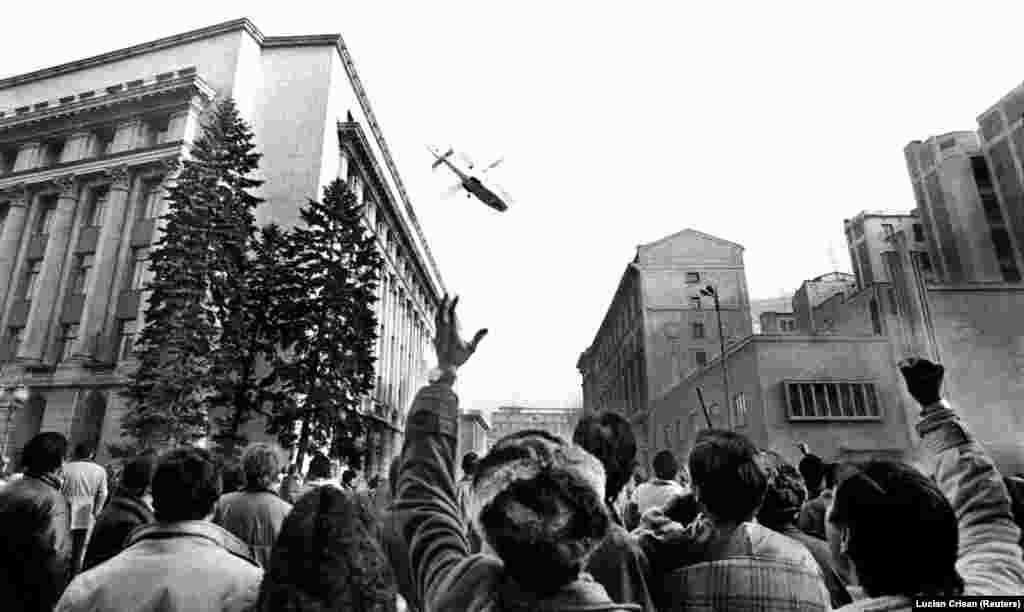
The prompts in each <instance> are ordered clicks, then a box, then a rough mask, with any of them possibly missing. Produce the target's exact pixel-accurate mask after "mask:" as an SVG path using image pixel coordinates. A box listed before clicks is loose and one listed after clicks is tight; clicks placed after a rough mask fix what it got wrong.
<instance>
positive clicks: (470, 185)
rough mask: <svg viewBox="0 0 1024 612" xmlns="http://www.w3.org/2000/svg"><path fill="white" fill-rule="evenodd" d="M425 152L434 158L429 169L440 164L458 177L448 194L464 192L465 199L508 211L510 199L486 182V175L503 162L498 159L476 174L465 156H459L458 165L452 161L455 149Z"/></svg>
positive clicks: (501, 210) (429, 148)
mask: <svg viewBox="0 0 1024 612" xmlns="http://www.w3.org/2000/svg"><path fill="white" fill-rule="evenodd" d="M427 150H428V151H430V153H431V155H433V156H434V157H435V161H434V163H433V164H431V166H430V167H431V168H433V169H435V170H436V169H437V168H438V167H440V166H441V165H442V164H443V165H445V166H448V169H449V170H451V171H452V172H454V173H455V176H457V177H458V179H459V182H458V184H456V185H454V186H453V187H452V188H451V189H449V190H448V192H449V193H456V192H458V191H461V190H463V189H464V190H465V191H466V197H467V198H470V197H473V196H476V199H478V200H480V201H481V202H483V203H484V204H486V205H487V206H490V207H491V208H493V209H494V210H496V211H498V212H505V211H506V210H508V203H509V202H511V198H510V197H509V195H508V194H507V193H505V191H504V190H503V189H501V188H500V187H498V186H497V185H495V184H493V183H492V182H490V181H488V180H487V178H488V177H487V176H486V175H487V173H488V172H489V171H491V170H493V169H494V168H496V167H498V166H499V165H500V164H501V163H502V162H503V161H505V160H504V158H499V159H497V160H496V161H493V162H491V163H490V164H488V165H487V166H486V167H485V168H484V169H483V170H481V171H479V172H477V171H476V170H475V165H474V164H473V161H472V160H470V159H469V158H468V157H466V156H465V155H461V154H460V155H459V156H458V157H459V161H461V162H462V163H461V164H459V163H457V162H456V161H455V160H453V159H452V157H453V156H455V149H453V148H451V147H449V148H448V151H447V152H445V153H443V154H442V153H441V151H440V149H438V148H436V147H432V146H429V145H428V146H427Z"/></svg>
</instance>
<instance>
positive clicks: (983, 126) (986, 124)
mask: <svg viewBox="0 0 1024 612" xmlns="http://www.w3.org/2000/svg"><path fill="white" fill-rule="evenodd" d="M1022 118H1024V84H1021V85H1018V86H1017V87H1015V88H1014V89H1013V90H1012V91H1010V92H1009V93H1007V94H1006V95H1005V96H1003V98H1002V99H1001V100H999V101H998V102H996V103H995V104H994V105H993V106H992V107H991V108H989V109H988V110H986V111H985V112H984V113H982V114H981V115H980V116H979V117H978V125H979V128H980V129H979V130H978V132H979V134H980V136H981V146H982V150H983V151H984V153H985V160H986V161H987V162H988V168H989V169H990V170H991V175H992V181H991V182H992V183H994V184H995V187H996V189H995V195H996V203H995V204H993V203H992V202H991V197H989V198H988V200H989V201H987V202H984V204H985V206H984V208H985V216H986V217H987V218H988V219H989V220H990V221H989V222H990V225H991V226H992V231H991V236H992V239H993V242H995V246H996V248H997V258H998V259H999V262H1000V266H1001V268H1005V271H1004V273H1003V278H1002V280H1005V281H1007V282H1016V281H1019V280H1020V278H1021V277H1020V270H1022V269H1024V151H1022V150H1021V142H1022V140H1024V132H1022V130H1024V122H1022ZM996 204H997V205H996ZM1000 222H1002V225H1000ZM1011 262H1012V263H1013V265H1012V266H1011V265H1010V264H1011ZM1014 269H1015V270H1017V274H1016V275H1014V274H1013V273H1012V270H1014Z"/></svg>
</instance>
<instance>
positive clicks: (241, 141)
mask: <svg viewBox="0 0 1024 612" xmlns="http://www.w3.org/2000/svg"><path fill="white" fill-rule="evenodd" d="M259 160H260V154H259V153H256V152H255V145H254V144H253V135H252V131H251V129H250V128H249V126H248V125H247V124H246V123H245V122H244V121H243V120H242V118H241V117H240V116H239V114H238V110H237V107H236V106H235V104H234V101H233V100H231V99H230V98H229V99H227V100H224V101H223V102H221V103H220V104H218V105H217V107H216V108H215V110H214V112H213V113H211V114H210V115H209V116H208V120H207V121H205V122H204V125H203V134H202V136H201V137H200V138H199V139H198V140H197V141H196V142H195V143H194V144H193V145H192V148H191V155H190V158H189V159H187V160H185V161H184V163H183V167H182V169H181V172H180V174H179V175H178V177H177V179H176V180H175V181H174V184H173V185H172V186H171V187H170V188H169V189H168V194H167V202H168V212H167V214H166V215H165V216H164V218H163V221H164V223H165V230H164V232H163V235H162V236H161V238H160V240H159V241H158V242H157V243H156V245H154V248H153V250H152V252H151V253H150V257H149V265H150V270H151V273H152V276H153V280H152V281H151V282H150V283H149V285H148V286H147V289H149V290H151V291H152V294H151V296H150V298H149V302H148V304H147V310H146V318H145V321H146V326H145V327H144V328H143V330H142V333H141V337H140V342H139V345H140V346H139V347H138V353H139V358H140V366H139V368H138V370H137V371H136V372H134V373H133V374H132V376H131V380H130V382H129V385H128V388H127V390H126V391H125V395H126V397H127V398H128V400H129V403H130V409H129V413H128V414H127V415H125V417H124V419H123V420H122V429H123V431H124V433H125V434H127V435H129V436H132V437H133V438H135V439H136V441H137V442H138V444H139V445H141V446H143V447H153V446H161V445H166V444H176V443H186V442H193V441H195V440H197V439H199V438H202V437H204V436H206V435H208V433H209V418H208V414H209V412H208V411H209V407H210V405H211V402H210V400H211V398H212V397H218V398H219V397H223V396H224V395H225V393H224V386H223V384H218V381H222V380H223V379H224V376H225V371H226V369H227V366H226V364H227V363H229V361H230V360H229V354H231V353H232V352H234V353H235V359H236V362H237V360H238V358H239V354H238V352H239V351H243V352H244V350H245V349H246V348H249V346H250V345H249V344H248V343H247V342H246V341H244V340H242V339H241V338H240V332H239V325H244V323H245V322H246V321H245V319H246V316H247V315H246V314H245V313H244V311H245V308H244V306H245V305H246V304H248V303H249V302H250V301H251V298H250V296H249V295H247V289H246V286H247V285H246V274H247V271H248V268H249V265H250V263H249V254H248V250H249V248H250V242H251V239H252V236H253V234H254V228H255V221H254V216H253V209H254V208H255V207H256V206H257V205H259V203H260V202H261V200H260V199H259V198H257V197H255V196H253V195H252V194H251V193H250V192H249V190H251V189H254V188H256V187H258V186H259V185H260V184H261V182H260V181H257V180H255V179H253V178H251V174H252V173H253V172H254V171H255V170H256V169H257V167H258V165H259ZM243 356H244V355H243ZM229 379H230V378H229ZM231 380H233V379H231ZM230 397H232V398H234V397H235V395H230Z"/></svg>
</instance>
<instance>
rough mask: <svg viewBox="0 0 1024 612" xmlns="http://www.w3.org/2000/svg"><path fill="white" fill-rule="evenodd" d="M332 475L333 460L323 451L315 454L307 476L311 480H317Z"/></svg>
mask: <svg viewBox="0 0 1024 612" xmlns="http://www.w3.org/2000/svg"><path fill="white" fill-rule="evenodd" d="M330 477H331V460H330V459H328V458H327V455H325V454H323V453H317V454H315V455H313V458H312V459H311V460H310V462H309V470H308V471H307V472H306V478H308V479H309V480H316V479H320V478H330Z"/></svg>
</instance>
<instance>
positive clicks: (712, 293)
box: [700, 285, 732, 426]
mask: <svg viewBox="0 0 1024 612" xmlns="http://www.w3.org/2000/svg"><path fill="white" fill-rule="evenodd" d="M700 294H701V295H703V296H706V297H709V298H714V300H715V316H716V317H717V318H718V342H719V345H720V346H721V349H722V352H721V353H720V357H719V358H718V359H719V361H721V363H722V386H723V387H724V390H725V404H724V406H725V413H726V415H728V416H727V418H728V419H729V423H730V426H731V424H732V406H730V405H729V368H728V367H726V365H725V332H724V331H723V330H722V306H721V304H720V303H719V302H718V291H716V290H715V288H714V287H712V286H711V285H708V286H707V287H704V288H703V289H701V290H700Z"/></svg>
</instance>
